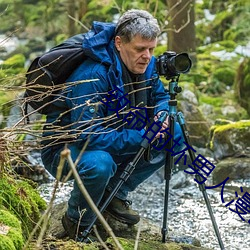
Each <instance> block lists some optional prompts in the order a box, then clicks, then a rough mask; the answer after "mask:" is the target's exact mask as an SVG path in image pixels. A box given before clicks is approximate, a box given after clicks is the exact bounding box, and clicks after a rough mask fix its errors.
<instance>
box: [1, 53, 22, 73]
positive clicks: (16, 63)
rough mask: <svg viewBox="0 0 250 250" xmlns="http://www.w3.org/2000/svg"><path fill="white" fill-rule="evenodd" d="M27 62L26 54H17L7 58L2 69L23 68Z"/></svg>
mask: <svg viewBox="0 0 250 250" xmlns="http://www.w3.org/2000/svg"><path fill="white" fill-rule="evenodd" d="M24 64H25V56H24V55H23V54H16V55H14V56H12V57H10V58H8V59H7V60H5V61H4V63H3V64H2V69H3V70H4V69H9V68H13V67H15V68H23V67H24Z"/></svg>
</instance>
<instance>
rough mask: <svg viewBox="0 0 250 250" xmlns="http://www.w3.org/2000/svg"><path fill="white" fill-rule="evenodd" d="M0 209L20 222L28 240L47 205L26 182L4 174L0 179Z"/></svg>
mask: <svg viewBox="0 0 250 250" xmlns="http://www.w3.org/2000/svg"><path fill="white" fill-rule="evenodd" d="M0 207H2V208H5V209H7V210H8V211H9V212H11V213H12V214H13V215H15V216H16V218H17V219H18V220H20V222H21V226H22V232H23V236H24V238H27V237H28V235H29V233H30V232H31V231H32V230H33V228H34V226H35V224H36V223H37V221H38V220H39V218H40V216H41V211H42V210H44V209H45V208H46V203H45V201H44V200H43V199H42V198H41V197H40V195H39V194H38V192H37V191H36V189H35V188H34V187H32V186H31V185H30V184H29V183H28V182H27V181H26V180H16V179H14V178H12V177H10V176H7V175H5V174H3V175H1V178H0Z"/></svg>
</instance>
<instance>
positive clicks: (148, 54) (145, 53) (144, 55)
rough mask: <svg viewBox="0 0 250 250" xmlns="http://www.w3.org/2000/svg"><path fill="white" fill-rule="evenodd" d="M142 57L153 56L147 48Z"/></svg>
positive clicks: (148, 57)
mask: <svg viewBox="0 0 250 250" xmlns="http://www.w3.org/2000/svg"><path fill="white" fill-rule="evenodd" d="M142 57H143V58H144V59H150V58H151V53H150V51H149V49H147V50H145V51H144V53H143V55H142Z"/></svg>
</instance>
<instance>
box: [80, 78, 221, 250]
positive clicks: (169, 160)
mask: <svg viewBox="0 0 250 250" xmlns="http://www.w3.org/2000/svg"><path fill="white" fill-rule="evenodd" d="M180 92H181V88H180V87H179V86H178V78H177V80H174V79H172V80H171V81H170V83H169V94H170V100H169V114H167V113H166V112H162V113H161V116H160V117H159V120H158V122H157V123H155V124H154V126H152V128H151V130H150V131H149V132H148V133H147V135H146V137H145V138H144V140H143V141H142V143H141V148H140V150H139V151H138V153H137V154H136V156H135V157H134V159H133V161H132V162H130V163H129V164H128V165H127V166H126V168H125V169H124V171H123V173H122V174H121V176H120V180H119V182H118V184H117V185H116V187H115V188H114V189H113V191H112V192H111V193H110V195H109V196H108V198H107V199H106V201H105V202H104V203H103V204H102V206H101V208H100V209H99V210H100V212H101V213H102V212H103V211H104V210H105V209H106V208H107V206H108V205H109V204H110V202H111V201H112V199H113V198H114V196H115V195H116V193H117V192H118V190H119V189H120V187H121V186H122V184H123V183H124V182H125V181H126V180H127V179H128V178H129V176H130V175H131V174H132V172H133V171H134V169H135V167H136V165H137V163H138V161H139V160H140V158H141V157H142V156H143V155H144V152H145V151H146V150H147V148H148V147H149V145H150V143H151V142H152V140H153V138H154V136H155V134H156V133H155V132H157V131H158V130H159V124H160V125H161V124H162V123H163V122H164V120H165V119H166V117H167V115H168V116H169V131H170V135H174V122H175V117H176V116H177V117H178V121H179V123H180V125H181V129H182V132H183V135H184V139H185V142H186V143H187V144H188V145H190V141H189V136H188V132H187V129H186V125H185V122H184V118H183V116H181V113H178V114H177V112H176V110H177V109H176V107H177V100H176V99H175V97H176V95H177V93H180ZM167 147H168V149H171V148H172V147H173V136H171V138H170V140H169V141H168V144H167ZM188 151H189V155H190V158H191V160H192V161H194V160H195V155H194V152H193V151H192V150H190V149H189V150H188ZM173 163H174V159H173V156H172V155H171V154H170V153H169V152H167V155H166V162H165V180H166V185H165V202H164V216H163V227H162V242H163V243H165V242H166V234H167V215H168V195H169V181H170V179H171V172H172V168H173ZM200 178H201V177H200V176H198V175H197V177H196V179H197V180H199V181H200V180H201V179H200ZM199 187H200V190H201V191H202V194H203V197H204V199H205V202H206V206H207V209H208V211H209V214H210V218H211V221H212V223H213V227H214V230H215V233H216V236H217V238H218V241H219V245H220V247H221V250H224V249H225V248H224V246H223V242H222V240H221V237H220V233H219V230H218V227H217V224H216V221H215V218H214V215H213V212H212V208H211V205H210V202H209V200H208V196H207V193H206V189H205V186H204V185H199ZM96 220H97V216H95V217H94V219H93V221H92V222H91V223H90V225H89V226H88V228H87V229H85V230H84V232H83V233H82V238H83V241H85V240H87V237H88V235H89V233H90V232H91V230H92V227H93V226H94V224H95V222H96Z"/></svg>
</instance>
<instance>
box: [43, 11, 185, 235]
mask: <svg viewBox="0 0 250 250" xmlns="http://www.w3.org/2000/svg"><path fill="white" fill-rule="evenodd" d="M159 32H160V29H159V26H158V23H157V20H156V19H155V18H153V16H152V15H151V14H149V13H148V12H147V11H143V10H130V11H127V12H125V13H124V14H123V15H122V16H121V17H120V19H119V21H118V23H117V25H114V24H111V23H101V22H94V23H93V27H92V29H91V30H90V31H89V32H88V33H87V34H86V36H85V39H84V41H83V47H84V48H85V50H86V55H87V59H86V60H84V61H83V63H82V64H81V65H80V66H79V67H78V68H77V69H76V70H75V71H74V72H73V74H72V75H71V76H70V77H69V79H68V81H67V82H68V87H67V89H66V90H64V91H62V97H61V98H59V100H57V101H56V102H55V104H54V106H55V107H54V109H53V111H51V113H50V114H49V115H48V116H47V125H46V126H45V128H44V142H43V143H44V145H45V147H44V149H43V151H42V159H43V162H44V165H45V167H46V169H47V170H48V171H49V172H50V173H51V174H52V175H53V176H55V175H56V171H57V167H58V163H59V159H60V152H61V151H62V149H63V148H64V146H65V143H67V147H68V148H69V149H70V151H71V156H72V159H73V161H75V160H76V159H77V162H78V163H77V166H76V167H77V171H78V173H79V175H80V178H81V179H82V181H83V183H84V185H85V187H86V189H87V190H88V192H89V194H90V196H91V197H92V199H93V201H94V202H95V204H96V205H97V206H98V205H99V204H100V203H101V201H102V199H105V198H106V197H107V196H108V194H109V192H110V191H112V189H113V188H114V187H115V186H116V184H117V183H118V182H119V180H120V179H119V177H120V175H121V173H122V171H123V170H124V168H125V167H126V166H127V164H128V163H129V162H130V161H131V160H132V159H133V157H134V156H135V154H136V153H137V151H138V150H139V149H140V144H141V142H142V140H143V135H144V134H145V131H146V128H145V125H148V126H149V125H150V122H149V118H151V117H153V118H154V119H157V117H158V116H159V115H160V113H161V112H164V111H168V108H169V107H168V100H169V95H168V93H167V92H165V90H164V87H163V84H162V82H161V81H160V80H159V77H158V75H157V73H156V70H155V68H156V67H155V58H154V57H153V52H154V49H155V47H156V45H157V36H158V35H159ZM82 80H90V81H88V82H81V83H78V81H82ZM72 83H73V84H72ZM63 110H66V111H64V112H63ZM133 115H135V119H133ZM167 121H168V120H167V119H166V120H165V121H164V123H163V124H162V130H165V129H166V128H167V126H168V122H167ZM161 135H163V134H162V133H161V132H159V133H158V134H157V135H156V138H159V137H160V136H161ZM162 137H163V136H162ZM174 139H181V140H180V141H179V142H180V145H181V142H182V136H181V130H180V127H179V125H178V123H176V125H175V137H174ZM85 146H86V148H85V150H84V152H83V154H81V151H82V149H83V147H85ZM180 147H181V146H179V148H180ZM177 150H178V147H176V148H175V151H177ZM80 154H81V156H80V157H79V158H78V156H79V155H80ZM159 155H160V152H159V150H156V149H153V150H151V159H150V160H145V159H144V158H143V157H142V158H141V159H140V161H139V162H138V164H137V166H136V168H135V170H134V171H133V173H132V174H131V176H130V177H129V179H128V180H127V181H126V182H125V183H124V184H123V185H122V187H121V188H120V190H119V191H118V193H117V194H116V197H115V198H114V199H113V200H112V202H111V203H110V205H109V206H108V208H107V209H106V211H107V212H108V213H109V214H111V215H112V216H113V217H115V218H116V219H118V220H120V221H122V222H124V223H127V224H131V225H133V224H136V223H138V222H139V220H140V216H139V214H138V213H137V212H135V211H133V210H132V209H131V208H130V205H131V202H129V201H128V200H127V196H128V193H129V192H131V191H133V190H135V188H136V187H137V186H138V185H139V184H140V183H142V182H143V181H144V180H146V179H147V178H148V177H149V176H151V175H152V174H153V173H154V172H155V171H156V170H158V169H159V168H160V167H162V166H163V165H164V163H165V159H164V157H159ZM161 155H164V156H165V153H164V154H161ZM69 170H70V168H69V166H68V164H67V163H66V164H65V166H64V169H63V176H65V175H67V174H68V172H69ZM83 211H85V212H84V213H83V215H81V213H82V212H83ZM93 217H94V213H93V212H92V211H91V209H90V207H89V205H88V203H87V202H86V200H85V198H84V197H83V195H82V194H81V192H80V190H79V188H78V186H77V183H76V182H75V183H74V188H73V190H72V192H71V197H70V199H69V201H68V210H67V213H66V214H65V215H64V217H63V219H62V223H63V226H64V228H65V231H66V232H67V233H68V235H69V236H70V238H73V239H75V238H76V236H77V237H79V238H80V237H81V232H82V231H83V230H84V229H86V228H87V227H88V225H89V224H90V223H91V222H92V220H93ZM79 220H80V230H79V232H78V233H77V230H76V228H77V224H78V223H79Z"/></svg>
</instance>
